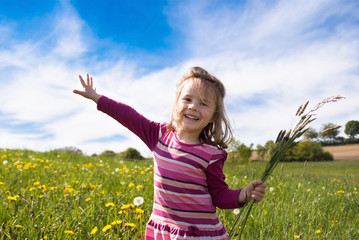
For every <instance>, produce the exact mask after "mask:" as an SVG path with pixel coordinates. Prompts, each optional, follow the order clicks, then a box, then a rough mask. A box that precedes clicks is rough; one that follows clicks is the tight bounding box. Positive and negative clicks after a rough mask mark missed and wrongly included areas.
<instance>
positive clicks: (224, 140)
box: [167, 67, 232, 148]
mask: <svg viewBox="0 0 359 240" xmlns="http://www.w3.org/2000/svg"><path fill="white" fill-rule="evenodd" d="M190 79H193V80H199V82H198V84H199V85H200V87H201V88H203V89H204V90H205V91H206V92H209V93H214V95H215V97H216V109H215V112H214V115H213V120H212V121H211V122H210V123H208V125H207V126H206V127H205V128H204V129H203V130H202V132H201V133H200V136H199V139H200V141H204V142H206V143H208V144H211V145H215V146H219V147H222V148H227V147H228V144H229V142H230V141H231V139H232V128H231V125H230V123H229V120H228V117H227V114H226V111H225V108H224V101H223V100H224V96H225V94H226V90H225V88H224V85H223V84H222V82H221V81H220V80H219V79H218V78H216V77H215V76H213V75H212V74H210V73H208V72H207V71H206V70H204V69H203V68H201V67H192V68H191V69H190V73H189V74H188V75H185V76H184V77H183V78H182V79H181V80H180V81H179V82H178V83H177V91H176V99H175V104H174V106H173V110H172V115H171V121H170V123H169V124H168V125H167V128H168V129H170V130H175V129H176V127H175V126H174V125H173V122H175V120H176V116H175V114H176V113H177V110H176V107H177V106H176V105H177V102H178V99H179V97H180V95H181V92H182V89H183V86H184V83H185V82H186V81H187V80H190Z"/></svg>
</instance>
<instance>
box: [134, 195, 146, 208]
mask: <svg viewBox="0 0 359 240" xmlns="http://www.w3.org/2000/svg"><path fill="white" fill-rule="evenodd" d="M143 202H144V199H143V197H135V199H133V204H134V205H135V206H140V205H142V204H143Z"/></svg>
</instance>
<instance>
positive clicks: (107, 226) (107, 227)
mask: <svg viewBox="0 0 359 240" xmlns="http://www.w3.org/2000/svg"><path fill="white" fill-rule="evenodd" d="M110 228H112V226H111V225H106V226H105V227H104V228H103V229H102V232H106V231H107V230H109V229H110Z"/></svg>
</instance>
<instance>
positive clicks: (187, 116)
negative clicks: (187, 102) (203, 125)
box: [184, 114, 198, 121]
mask: <svg viewBox="0 0 359 240" xmlns="http://www.w3.org/2000/svg"><path fill="white" fill-rule="evenodd" d="M184 116H185V117H186V118H188V119H191V120H194V121H197V120H198V117H195V116H192V115H187V114H185V115H184Z"/></svg>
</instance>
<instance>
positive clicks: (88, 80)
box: [86, 73, 91, 86]
mask: <svg viewBox="0 0 359 240" xmlns="http://www.w3.org/2000/svg"><path fill="white" fill-rule="evenodd" d="M86 76H87V78H86V82H87V86H91V85H90V76H89V74H88V73H87V74H86Z"/></svg>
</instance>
